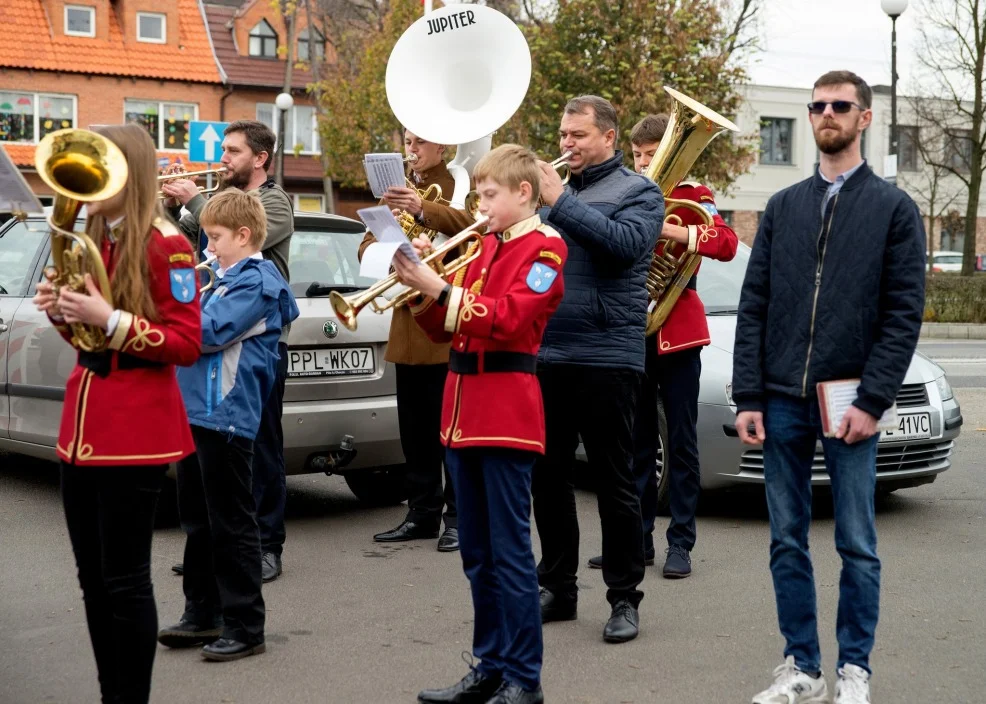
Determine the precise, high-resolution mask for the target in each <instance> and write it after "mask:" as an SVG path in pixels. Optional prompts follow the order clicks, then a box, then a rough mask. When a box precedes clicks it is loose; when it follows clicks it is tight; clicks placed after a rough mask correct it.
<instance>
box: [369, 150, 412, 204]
mask: <svg viewBox="0 0 986 704" xmlns="http://www.w3.org/2000/svg"><path fill="white" fill-rule="evenodd" d="M363 168H365V169H366V180H367V181H368V182H369V184H370V190H371V191H373V196H374V198H381V197H383V194H384V192H385V191H386V190H387V189H388V188H390V187H391V186H395V187H401V186H404V185H406V183H407V181H406V179H405V176H404V159H403V157H402V156H401V155H400V154H397V153H396V152H395V153H393V154H364V155H363Z"/></svg>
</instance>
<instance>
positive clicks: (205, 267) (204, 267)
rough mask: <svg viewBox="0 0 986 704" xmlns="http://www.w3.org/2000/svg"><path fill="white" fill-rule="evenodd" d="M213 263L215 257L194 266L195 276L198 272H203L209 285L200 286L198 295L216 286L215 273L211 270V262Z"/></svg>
mask: <svg viewBox="0 0 986 704" xmlns="http://www.w3.org/2000/svg"><path fill="white" fill-rule="evenodd" d="M214 261H216V258H215V257H209V258H208V259H206V260H205V261H204V262H202V263H201V264H197V265H196V266H195V272H196V274H197V273H198V272H200V271H204V272H205V274H206V276H208V277H209V283H207V284H206V285H205V286H200V287H199V293H200V294H202V293H205V292H206V291H208V290H209V289H210V288H212V287H213V286H215V284H216V272H214V271H213V270H212V262H214Z"/></svg>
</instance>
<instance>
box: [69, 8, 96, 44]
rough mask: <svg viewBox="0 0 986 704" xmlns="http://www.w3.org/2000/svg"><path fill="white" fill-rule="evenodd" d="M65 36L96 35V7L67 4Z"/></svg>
mask: <svg viewBox="0 0 986 704" xmlns="http://www.w3.org/2000/svg"><path fill="white" fill-rule="evenodd" d="M65 36H67V37H95V36H96V8H94V7H86V6H84V5H66V6H65Z"/></svg>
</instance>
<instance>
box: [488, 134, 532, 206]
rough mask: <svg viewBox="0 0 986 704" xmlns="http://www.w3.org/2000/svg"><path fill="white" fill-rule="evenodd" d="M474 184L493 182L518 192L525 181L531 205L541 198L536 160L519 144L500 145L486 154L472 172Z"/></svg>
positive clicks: (528, 150) (530, 152)
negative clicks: (528, 186)
mask: <svg viewBox="0 0 986 704" xmlns="http://www.w3.org/2000/svg"><path fill="white" fill-rule="evenodd" d="M472 177H473V179H474V180H475V182H476V183H479V182H480V181H487V180H489V181H494V182H495V183H498V184H500V185H501V186H506V187H507V188H510V189H511V190H514V191H516V190H519V189H520V184H521V183H523V182H524V181H527V182H528V183H529V184H530V185H531V203H532V204H533V203H537V202H538V199H539V198H540V197H541V169H539V168H538V158H537V157H536V156H535V155H534V152H532V151H531V150H530V149H527V148H526V147H522V146H520V145H519V144H502V145H500V146H499V147H497V148H496V149H494V150H493V151H491V152H488V153H487V154H486V155H484V156H483V158H482V159H480V160H479V162H478V163H477V164H476V167H475V168H474V169H473V171H472Z"/></svg>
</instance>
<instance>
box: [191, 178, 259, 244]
mask: <svg viewBox="0 0 986 704" xmlns="http://www.w3.org/2000/svg"><path fill="white" fill-rule="evenodd" d="M199 224H200V225H201V226H202V227H203V228H209V227H212V226H213V225H218V226H219V227H225V228H226V229H228V230H232V231H233V232H236V231H237V230H239V229H240V228H241V227H245V228H246V229H248V230H249V231H250V244H251V245H253V246H254V247H256V248H257V249H260V248H261V247H262V246H263V245H264V240H266V239H267V214H266V213H265V212H264V205H263V203H261V202H260V197H259V196H257V195H256V194H254V193H244V192H243V191H241V190H240V189H239V188H227V189H226V190H224V191H223V192H221V193H218V194H216V195H214V196H213V197H212V198H210V199H209V202H208V203H206V204H205V207H204V208H203V209H202V213H201V214H200V215H199Z"/></svg>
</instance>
